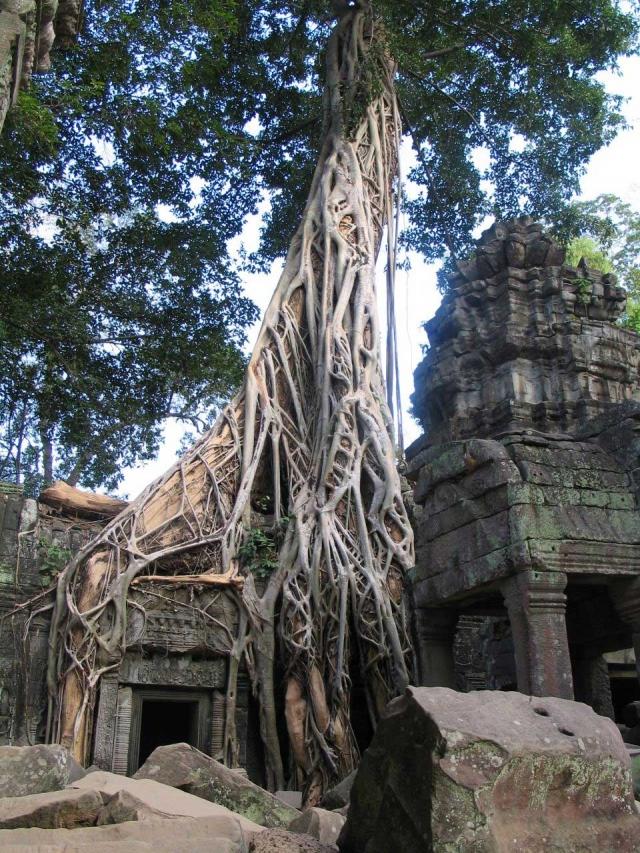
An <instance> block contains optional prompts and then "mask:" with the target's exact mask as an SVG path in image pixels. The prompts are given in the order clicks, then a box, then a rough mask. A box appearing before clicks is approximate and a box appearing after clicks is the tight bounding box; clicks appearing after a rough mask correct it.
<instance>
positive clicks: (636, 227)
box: [567, 194, 640, 332]
mask: <svg viewBox="0 0 640 853" xmlns="http://www.w3.org/2000/svg"><path fill="white" fill-rule="evenodd" d="M567 220H568V221H571V222H572V223H573V228H574V229H575V230H576V231H578V233H580V235H581V236H579V237H575V238H573V240H571V241H570V242H569V244H568V246H567V263H568V264H571V265H572V266H576V265H577V264H578V263H579V262H580V259H581V258H584V259H585V261H586V263H587V265H588V266H591V267H593V268H594V269H598V270H601V271H602V272H615V273H616V275H617V276H618V282H619V284H621V285H622V286H623V287H624V288H626V290H627V292H628V294H629V295H628V297H627V309H626V312H625V315H624V316H623V318H622V322H623V324H624V325H626V326H629V327H631V328H633V329H636V331H638V332H640V211H638V210H637V209H636V208H634V207H633V205H631V204H629V203H628V202H625V201H623V200H622V199H620V198H618V197H617V196H615V195H611V194H604V195H600V196H598V197H597V198H594V199H590V200H588V201H581V202H575V203H574V204H573V205H571V207H570V208H569V210H568V216H567Z"/></svg>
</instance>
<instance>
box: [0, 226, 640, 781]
mask: <svg viewBox="0 0 640 853" xmlns="http://www.w3.org/2000/svg"><path fill="white" fill-rule="evenodd" d="M450 285H451V289H450V292H449V293H448V294H447V296H446V297H445V298H444V301H443V304H442V306H441V308H440V309H439V310H438V312H437V314H436V316H435V318H434V319H433V320H431V321H430V322H429V323H428V324H427V330H428V334H429V341H430V348H429V350H428V352H427V354H426V357H425V359H424V361H423V363H422V364H421V365H420V367H419V368H418V370H417V371H416V375H415V381H416V391H415V394H414V406H415V413H416V415H417V417H418V418H419V419H420V421H421V423H422V425H423V427H424V430H425V434H424V436H423V437H422V438H421V439H420V440H418V441H417V442H416V443H414V445H413V446H412V447H411V448H410V449H409V451H408V454H407V455H408V474H409V478H410V480H411V481H412V483H413V485H414V494H415V502H416V507H415V513H414V520H415V529H416V540H417V565H416V568H415V569H414V570H413V578H412V581H413V589H412V591H411V595H412V597H413V600H414V604H415V612H414V621H415V638H416V648H417V651H418V654H419V662H420V669H421V682H422V684H424V685H427V686H445V687H447V686H449V687H456V688H457V689H459V690H472V689H478V688H491V689H505V690H509V689H512V690H513V689H517V690H518V691H520V692H521V693H525V694H531V695H538V696H550V697H560V698H569V699H570V698H574V697H575V698H576V699H579V700H581V701H584V702H586V703H587V704H589V705H591V706H592V707H593V708H594V709H595V710H596V711H597V712H598V713H599V714H602V715H605V716H609V717H611V718H615V719H616V720H617V721H618V722H620V723H621V722H622V717H621V714H622V709H623V707H624V706H625V705H627V704H628V703H629V702H631V701H632V700H635V699H638V698H640V689H639V686H638V680H637V675H636V672H635V667H634V662H633V661H634V658H633V652H632V651H630V650H632V649H633V648H634V646H635V652H636V655H638V654H640V518H639V514H638V499H639V497H640V494H639V492H640V473H639V472H640V468H639V466H640V462H639V458H640V379H639V366H640V337H639V336H638V335H637V334H636V333H634V332H632V331H630V330H628V329H626V328H624V327H622V326H621V325H619V324H618V323H617V320H618V319H619V317H620V315H621V314H622V312H623V311H624V305H625V298H624V293H623V291H622V290H621V288H619V287H617V286H616V282H615V278H614V276H612V275H602V274H601V273H599V272H596V271H594V270H590V269H588V268H587V267H586V266H585V265H584V264H582V265H581V266H580V267H579V268H577V269H573V268H570V267H566V266H563V252H562V250H561V249H560V248H559V247H558V246H557V245H555V244H554V243H553V241H552V240H550V239H549V238H548V237H546V236H545V235H544V234H543V232H542V231H541V228H540V226H538V225H536V224H535V223H533V222H532V221H531V220H528V219H521V220H517V221H513V222H509V223H505V224H501V225H496V226H494V227H493V228H492V229H490V231H488V232H486V233H485V235H484V237H483V238H482V240H481V242H480V245H479V249H478V252H477V255H476V257H475V258H474V259H473V260H471V261H469V262H468V263H466V264H462V265H460V269H459V272H457V273H456V274H455V275H454V276H453V277H452V279H451V282H450ZM0 505H1V507H2V512H3V515H2V537H1V540H0V541H1V547H2V571H1V572H0V596H1V598H0V606H1V608H2V611H3V612H4V613H5V614H6V613H9V612H11V611H12V609H13V608H14V607H15V606H16V605H17V604H19V603H20V602H21V601H23V600H25V599H27V598H30V597H33V596H35V595H37V594H40V593H41V592H42V590H43V587H46V585H47V582H48V581H49V579H50V576H49V574H48V572H50V570H51V568H52V567H51V556H52V548H53V549H54V553H58V554H60V553H64V554H65V555H67V556H68V555H69V554H70V553H72V552H75V551H77V550H78V549H79V548H80V547H82V545H83V544H84V543H85V542H86V541H87V540H88V539H89V538H91V536H92V535H93V534H94V533H95V531H96V530H97V529H99V528H100V526H102V525H103V524H104V523H105V520H106V515H105V514H101V512H102V511H101V510H100V509H99V508H98V509H96V510H95V511H94V512H93V513H91V512H89V513H88V514H87V512H82V511H75V512H74V511H73V510H72V509H70V508H69V506H68V505H65V506H62V507H61V506H58V507H52V506H50V505H48V504H45V503H42V502H41V503H39V504H38V503H36V502H35V501H30V500H26V499H25V498H24V497H23V496H22V495H21V494H20V493H18V492H16V490H15V489H13V490H11V489H9V488H7V490H6V491H4V492H3V493H2V494H0ZM55 549H57V551H56V550H55ZM38 600H39V599H37V598H36V599H35V604H34V605H33V606H32V607H31V609H29V608H26V609H24V610H22V611H20V612H19V614H18V616H17V617H14V618H13V619H10V620H8V619H5V620H4V624H3V630H2V634H1V638H0V680H1V682H2V683H1V684H0V726H1V729H0V743H4V744H7V743H13V744H16V743H17V744H28V743H35V742H39V741H42V740H43V739H44V737H45V732H46V714H47V702H46V689H45V666H46V650H47V630H48V623H47V619H48V617H49V614H50V611H49V612H44V611H43V612H38ZM133 601H134V606H133V607H132V608H131V610H130V613H129V617H128V618H129V622H128V625H129V628H128V638H127V652H126V654H125V656H124V658H123V660H122V662H121V663H120V665H119V667H118V668H117V669H114V670H112V671H110V672H108V673H107V674H106V675H104V676H103V677H102V679H101V682H100V684H99V696H98V701H97V704H96V710H95V714H94V717H93V719H92V721H91V725H90V732H91V747H90V757H91V762H92V763H94V764H96V765H98V766H99V767H101V768H104V769H107V770H111V771H114V772H116V773H122V774H125V773H129V774H131V773H133V772H135V771H136V770H137V768H138V767H139V766H140V764H142V763H143V762H144V760H145V759H146V757H147V756H148V755H149V753H150V752H151V751H152V750H153V749H154V748H155V747H157V746H158V745H160V744H162V743H174V742H177V741H186V742H188V743H190V744H192V745H193V746H196V747H198V748H199V749H200V750H202V751H203V752H205V753H207V754H209V755H211V756H213V757H214V758H215V757H221V753H220V750H221V748H222V743H223V730H224V725H225V720H224V712H223V708H224V692H223V691H224V685H225V684H226V667H227V666H228V660H229V650H230V644H231V643H232V642H233V637H234V636H235V620H236V619H237V608H236V607H235V606H233V605H232V604H231V603H230V601H229V599H228V597H227V593H226V592H225V590H223V589H211V588H209V589H207V588H206V587H205V588H198V587H195V588H194V587H193V586H192V587H189V588H186V587H184V586H182V587H181V586H179V585H175V586H174V587H173V588H167V586H166V585H163V586H162V587H161V588H153V589H151V588H150V587H149V586H148V585H140V586H138V587H135V591H134V592H133ZM136 601H137V602H138V603H140V604H143V605H144V610H143V609H142V608H140V609H138V608H136V606H135V605H136ZM143 612H146V614H147V615H146V618H143V617H142V613H143ZM30 617H31V618H30ZM27 628H28V630H27ZM238 683H239V695H238V701H237V711H236V720H235V724H236V726H237V730H238V741H239V754H238V756H237V760H238V763H239V764H240V765H241V766H242V767H245V768H246V770H247V772H248V775H249V777H250V778H251V779H253V780H254V781H256V782H258V783H263V781H264V780H263V776H262V763H261V746H260V736H259V732H258V724H257V715H256V710H255V708H254V707H253V700H252V697H251V695H250V689H249V684H248V679H247V678H246V677H245V678H243V677H242V675H241V677H240V679H239V682H238ZM356 695H357V694H356ZM362 701H363V702H364V700H362ZM357 713H358V709H357V708H355V709H354V715H356V716H357Z"/></svg>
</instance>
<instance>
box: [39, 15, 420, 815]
mask: <svg viewBox="0 0 640 853" xmlns="http://www.w3.org/2000/svg"><path fill="white" fill-rule="evenodd" d="M380 36H381V33H380V32H379V31H378V28H377V24H376V23H375V22H374V20H373V18H372V15H371V13H370V11H369V10H368V8H366V6H365V4H361V5H358V7H357V8H351V9H349V10H348V11H346V13H345V14H344V15H343V16H342V17H341V19H340V20H339V22H338V24H337V26H336V29H335V31H334V33H333V35H332V38H331V40H330V43H329V45H328V62H327V74H328V79H327V91H326V121H325V131H324V140H323V146H322V150H321V153H320V157H319V162H318V166H317V169H316V172H315V176H314V179H313V183H312V186H311V190H310V194H309V198H308V202H307V206H306V208H305V211H304V214H303V218H302V222H301V224H300V227H299V228H298V231H297V233H296V234H295V236H294V238H293V241H292V244H291V247H290V251H289V254H288V257H287V261H286V265H285V268H284V272H283V274H282V277H281V279H280V281H279V283H278V286H277V289H276V291H275V294H274V296H273V298H272V301H271V304H270V306H269V308H268V310H267V312H266V315H265V318H264V322H263V326H262V330H261V332H260V336H259V339H258V342H257V344H256V346H255V349H254V352H253V355H252V358H251V361H250V364H249V367H248V370H247V374H246V378H245V382H244V386H243V388H242V390H241V392H240V393H239V394H238V396H237V397H236V398H235V399H234V400H233V401H232V402H231V404H230V405H229V406H228V407H227V408H226V409H225V410H224V412H223V413H222V414H221V416H220V418H219V419H218V421H217V423H216V425H215V426H214V427H213V429H212V430H211V431H210V432H209V433H208V434H207V435H205V436H204V437H203V438H202V439H201V440H200V441H199V442H198V443H197V444H196V445H195V446H194V447H193V449H192V450H190V451H189V452H188V453H187V454H186V455H185V456H184V457H183V458H182V459H181V460H180V461H179V462H178V463H177V464H176V465H175V466H174V467H173V468H172V469H170V470H169V471H168V472H167V473H166V474H165V476H164V477H162V478H161V479H159V480H158V481H156V482H155V483H153V484H152V485H150V486H149V487H148V488H147V489H146V490H145V491H144V492H143V493H142V494H141V495H140V497H139V498H138V499H137V500H136V501H135V502H134V503H133V504H131V506H130V507H128V508H127V509H126V510H125V511H124V512H122V513H121V514H120V515H119V516H118V517H117V518H116V519H114V521H113V522H112V523H111V524H109V525H108V526H107V527H106V528H105V529H104V531H103V532H102V534H101V535H100V536H99V537H98V538H97V539H96V540H95V541H93V542H92V543H91V544H90V545H89V546H88V547H87V548H86V549H85V550H84V551H83V552H82V553H80V554H79V555H78V556H77V557H76V558H75V559H74V560H73V561H72V562H71V563H70V564H69V565H68V566H67V568H66V569H65V571H64V572H63V573H62V575H61V576H60V579H59V584H58V588H57V600H56V607H55V614H54V621H53V627H52V632H51V641H50V661H49V671H48V679H49V691H50V695H51V697H52V705H51V713H50V737H51V738H52V739H55V740H58V741H61V742H63V743H66V744H68V745H69V746H71V747H72V748H73V749H74V751H75V752H76V754H77V756H78V757H79V758H80V759H85V758H86V753H87V749H88V746H87V743H86V740H87V737H86V734H87V731H88V727H89V725H90V717H91V712H92V707H93V702H94V698H95V691H96V686H97V684H98V681H99V679H100V677H101V676H102V675H103V674H104V673H105V672H106V671H108V670H109V669H112V668H115V667H117V666H118V665H119V661H120V660H121V657H122V655H123V653H124V651H125V646H126V643H125V639H126V628H127V610H128V608H129V610H130V609H131V607H132V606H136V605H135V603H134V602H133V600H132V597H131V596H132V593H133V591H134V589H140V588H141V587H143V588H144V590H145V591H146V590H148V589H149V588H150V587H152V586H154V585H155V586H156V588H160V587H161V585H162V579H163V578H165V577H166V578H167V581H169V580H170V581H171V584H172V587H173V586H174V585H175V583H184V584H197V583H198V582H199V580H200V582H202V583H203V584H205V583H208V584H210V585H212V587H215V586H216V585H219V587H220V590H221V592H220V594H224V595H229V596H235V599H236V601H237V605H238V608H239V617H238V625H239V628H238V634H237V636H236V637H235V639H234V641H233V642H232V643H230V645H229V649H228V654H229V661H230V665H229V668H228V670H229V683H228V687H227V709H226V710H227V714H226V730H225V735H226V741H225V743H226V759H227V761H229V762H233V759H234V750H235V732H234V722H233V721H234V718H235V714H234V710H235V707H234V703H235V694H236V677H237V673H238V668H239V666H240V662H241V660H242V659H244V661H245V664H246V666H247V668H248V671H249V673H250V675H251V678H252V683H253V688H254V691H255V693H256V696H257V698H258V700H259V708H260V719H261V734H262V738H263V742H264V746H265V756H266V763H267V770H268V783H269V786H270V787H276V786H279V787H283V786H284V785H285V768H284V767H283V762H282V758H281V750H280V745H279V741H278V734H277V729H276V705H277V701H276V695H277V691H276V689H275V685H274V678H275V676H274V668H275V663H276V662H277V663H278V666H279V667H280V671H281V672H282V673H283V674H284V679H285V693H286V698H285V717H286V723H287V729H288V734H289V740H290V755H291V756H293V759H294V763H295V766H294V767H293V777H292V776H291V773H290V775H289V779H288V780H287V782H288V784H292V783H293V784H297V785H299V786H302V785H305V786H306V791H307V800H308V801H309V802H314V801H316V800H317V798H318V796H319V792H320V791H321V790H322V789H323V788H324V787H326V785H327V784H329V783H330V782H332V781H335V780H336V779H339V778H341V777H343V776H344V775H346V774H347V773H348V772H349V771H350V770H351V769H352V768H353V766H354V763H355V762H356V761H357V757H358V754H357V745H356V742H355V737H354V734H353V731H352V728H351V724H350V689H351V677H350V662H351V666H352V667H353V659H354V658H357V660H358V662H359V666H360V672H361V677H362V680H363V682H364V685H365V687H366V693H367V697H368V700H367V701H368V705H369V713H370V716H371V718H372V721H374V722H375V720H376V719H377V717H378V715H379V714H380V711H381V710H382V708H383V707H384V705H385V704H386V702H387V701H388V700H389V699H390V698H391V697H392V696H394V695H396V694H398V693H399V692H401V691H402V690H403V689H404V687H405V685H406V684H407V683H408V681H409V678H410V670H411V665H412V663H411V662H412V655H411V645H410V640H409V628H408V619H407V609H406V606H405V600H404V593H403V587H404V574H405V571H406V569H408V568H409V567H410V566H411V565H412V561H413V538H412V531H411V526H410V523H409V520H408V518H407V514H406V512H405V509H404V506H403V501H402V496H401V490H400V481H399V477H398V473H397V470H396V459H395V454H394V446H393V439H392V424H391V419H390V415H389V410H388V408H387V404H386V402H385V392H384V387H383V380H382V375H381V369H380V355H379V341H378V338H379V329H378V321H377V312H376V298H375V286H374V267H375V261H376V256H377V252H378V248H379V245H380V242H381V237H382V232H383V229H384V225H385V222H388V221H389V219H390V217H391V211H392V205H393V192H394V181H395V176H396V169H397V157H398V140H399V135H400V125H399V118H398V109H397V105H396V101H395V97H394V94H393V73H394V68H393V64H392V62H391V60H390V59H389V57H388V56H387V55H386V53H385V51H384V48H383V42H382V40H381V38H380ZM252 508H253V509H252ZM256 509H258V510H260V511H261V513H262V515H263V516H264V515H265V514H266V515H269V516H270V521H271V525H272V529H274V530H278V531H281V535H280V536H279V537H274V543H275V544H274V548H275V549H276V550H277V560H273V561H271V563H270V564H269V570H270V573H269V574H268V575H267V577H266V578H265V579H264V580H260V581H256V580H255V578H254V574H253V573H252V571H251V562H250V560H247V559H244V560H243V556H242V555H243V553H245V554H246V552H247V547H246V544H247V541H248V540H249V539H250V537H251V535H252V532H253V531H252V526H255V524H254V523H255V518H256V514H255V510H256ZM243 546H244V551H243ZM163 592H164V594H170V592H167V591H165V590H163ZM356 647H357V648H356ZM289 771H291V768H289Z"/></svg>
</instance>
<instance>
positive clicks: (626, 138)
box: [119, 57, 640, 498]
mask: <svg viewBox="0 0 640 853" xmlns="http://www.w3.org/2000/svg"><path fill="white" fill-rule="evenodd" d="M601 77H602V79H603V80H604V81H605V82H606V85H607V88H608V89H609V90H610V91H611V92H612V93H616V94H621V95H623V96H624V97H626V98H627V102H626V104H625V107H624V115H625V118H626V120H627V123H628V125H629V128H628V129H627V130H624V131H621V132H620V133H619V134H618V136H617V137H616V138H615V139H614V141H613V142H612V143H611V144H610V145H609V146H607V147H606V148H603V149H601V150H600V151H598V152H597V153H596V154H595V155H594V156H593V157H592V159H591V161H590V162H589V164H588V166H587V169H586V172H585V174H584V176H583V178H582V180H581V198H584V199H591V198H595V197H596V196H598V195H600V194H602V193H613V194H614V195H617V196H620V197H621V198H622V199H623V200H624V201H627V202H630V203H631V204H633V205H634V206H636V207H638V208H640V57H629V58H626V59H623V60H622V61H621V63H620V73H619V74H604V75H601ZM411 157H412V154H411V149H410V145H409V144H408V143H406V144H405V145H404V146H403V149H402V151H401V167H402V171H403V173H404V174H406V173H407V172H408V170H409V168H410V167H411ZM489 224H490V221H487V222H486V223H483V225H482V226H481V228H480V229H479V231H480V230H483V229H484V228H486V227H488V225H489ZM258 230H259V217H254V218H252V219H251V220H250V221H249V222H248V223H247V226H246V228H245V230H244V232H243V234H242V235H241V237H240V238H239V239H238V241H237V246H238V248H239V246H240V243H244V245H245V247H247V248H249V249H251V248H254V247H255V245H256V243H257V239H258ZM477 236H479V233H478V235H477ZM409 259H410V262H411V269H410V270H408V271H398V273H397V275H396V295H395V298H396V324H397V331H398V350H399V351H398V360H399V368H400V380H401V396H402V416H403V427H404V438H405V446H408V445H409V444H410V443H411V442H412V441H413V440H415V439H416V438H418V437H419V435H420V432H421V430H420V427H419V425H418V424H417V423H416V422H415V421H414V420H413V418H412V417H411V414H410V400H409V398H410V395H411V393H412V391H413V371H414V370H415V368H416V367H417V365H418V364H419V362H420V360H421V359H422V347H423V346H424V345H425V344H426V343H427V336H426V333H425V331H424V329H423V324H424V323H425V322H426V321H427V320H430V319H431V317H433V315H434V314H435V312H436V310H437V308H438V305H439V303H440V294H439V292H438V289H437V287H436V272H437V269H438V265H437V264H426V263H425V262H424V261H423V260H422V259H421V258H420V256H418V255H417V254H415V253H413V252H411V253H409ZM280 270H281V264H279V263H277V264H274V265H273V267H272V269H271V271H270V273H269V274H267V275H248V276H246V278H245V280H244V282H243V283H244V287H245V291H246V293H247V295H248V296H249V297H250V298H251V299H252V300H253V301H254V302H255V303H256V305H258V307H259V308H260V311H261V313H262V312H264V310H265V308H266V307H267V305H268V303H269V299H270V298H271V294H272V292H273V290H274V289H275V286H276V283H277V281H278V276H279V273H280ZM378 276H379V285H378V293H379V311H380V316H381V318H384V317H385V315H386V309H385V304H384V290H385V281H384V260H383V259H382V258H381V259H380V260H379V263H378ZM259 329H260V322H257V323H256V324H255V325H254V326H253V327H252V328H251V330H250V332H249V335H248V341H247V352H249V351H250V350H251V347H252V345H253V343H254V341H255V339H256V338H257V335H258V331H259ZM383 334H384V329H383ZM381 344H383V341H381ZM182 432H183V430H182V429H181V428H180V426H179V425H177V424H175V423H171V422H170V423H168V424H167V426H166V428H165V440H164V443H163V445H162V447H161V449H160V453H159V454H158V457H157V458H156V459H155V460H154V461H153V462H149V463H147V464H144V465H140V466H137V467H134V468H129V469H127V470H126V472H125V476H124V480H123V482H122V484H121V486H120V489H119V494H120V495H122V496H123V497H125V496H126V497H129V498H134V497H135V496H136V495H137V494H138V493H139V492H141V491H142V489H143V488H144V487H145V486H146V485H147V484H148V483H149V482H150V481H151V480H153V479H155V478H156V477H159V476H160V475H161V474H163V473H164V471H165V470H166V469H167V468H168V467H169V466H170V465H172V464H173V462H174V461H175V459H176V453H177V449H178V446H179V444H180V438H181V435H182Z"/></svg>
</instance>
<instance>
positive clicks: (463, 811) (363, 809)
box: [338, 687, 640, 853]
mask: <svg viewBox="0 0 640 853" xmlns="http://www.w3.org/2000/svg"><path fill="white" fill-rule="evenodd" d="M639 838H640V818H639V817H638V815H637V814H636V811H635V806H634V799H633V788H632V782H631V773H630V765H629V757H628V754H627V750H626V748H625V746H624V744H623V742H622V739H621V737H620V733H619V732H618V730H617V728H616V726H615V724H614V723H613V722H612V721H611V720H609V719H607V718H605V717H601V716H598V715H597V714H595V713H594V711H593V710H592V709H591V708H589V707H588V706H587V705H583V704H581V703H578V702H570V701H568V700H565V699H551V698H538V697H530V696H524V695H522V694H520V693H503V692H494V691H478V692H473V693H457V692H456V691H454V690H449V689H447V688H444V687H435V688H428V687H410V688H408V690H407V692H406V693H405V695H404V696H402V697H399V698H398V699H395V700H394V701H393V702H391V703H390V704H389V705H388V707H387V709H386V711H385V715H384V717H383V719H382V720H381V721H380V724H379V726H378V728H377V730H376V733H375V735H374V738H373V741H372V743H371V745H370V747H369V749H367V750H366V752H365V753H364V755H363V757H362V761H361V763H360V767H359V768H358V772H357V775H356V779H355V781H354V784H353V788H352V791H351V804H350V808H349V814H348V817H347V821H346V823H345V826H344V828H343V830H342V833H341V835H340V838H339V841H338V845H339V847H340V851H341V853H362V851H366V853H388V851H390V850H393V851H394V853H417V851H425V853H427V851H433V853H445V851H456V853H506V851H522V852H523V853H524V851H526V853H613V851H616V853H632V851H635V853H637V851H638V849H640V848H639V842H638V839H639Z"/></svg>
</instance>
